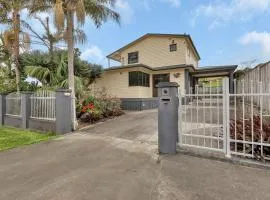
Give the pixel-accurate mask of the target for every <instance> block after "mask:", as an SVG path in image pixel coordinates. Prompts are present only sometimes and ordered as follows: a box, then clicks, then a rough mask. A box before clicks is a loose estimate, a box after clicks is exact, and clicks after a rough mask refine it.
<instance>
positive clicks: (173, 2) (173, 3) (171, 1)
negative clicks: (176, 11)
mask: <svg viewBox="0 0 270 200" xmlns="http://www.w3.org/2000/svg"><path fill="white" fill-rule="evenodd" d="M161 1H162V2H164V3H168V4H170V5H171V6H173V7H179V6H180V5H181V2H180V0H161Z"/></svg>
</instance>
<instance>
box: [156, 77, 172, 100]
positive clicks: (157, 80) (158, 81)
mask: <svg viewBox="0 0 270 200" xmlns="http://www.w3.org/2000/svg"><path fill="white" fill-rule="evenodd" d="M161 82H170V74H154V75H153V97H157V96H158V88H157V85H158V84H159V83H161Z"/></svg>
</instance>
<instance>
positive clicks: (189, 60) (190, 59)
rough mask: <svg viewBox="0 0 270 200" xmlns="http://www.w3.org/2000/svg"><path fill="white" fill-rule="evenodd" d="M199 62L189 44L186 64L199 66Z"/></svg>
mask: <svg viewBox="0 0 270 200" xmlns="http://www.w3.org/2000/svg"><path fill="white" fill-rule="evenodd" d="M198 62H199V61H198V59H197V57H196V55H195V53H194V51H193V50H192V48H190V46H189V45H188V46H187V54H186V64H188V65H193V66H194V67H195V68H197V67H198Z"/></svg>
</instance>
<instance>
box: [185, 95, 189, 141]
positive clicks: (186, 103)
mask: <svg viewBox="0 0 270 200" xmlns="http://www.w3.org/2000/svg"><path fill="white" fill-rule="evenodd" d="M184 96H185V97H184V101H185V105H184V106H185V136H184V137H185V144H187V136H186V133H187V132H188V130H187V129H188V127H187V95H186V93H185V95H184Z"/></svg>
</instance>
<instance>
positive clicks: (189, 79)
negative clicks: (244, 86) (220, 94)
mask: <svg viewBox="0 0 270 200" xmlns="http://www.w3.org/2000/svg"><path fill="white" fill-rule="evenodd" d="M237 67H238V66H237V65H227V66H211V67H201V68H198V69H196V70H195V71H192V72H190V71H188V70H186V71H185V83H186V84H185V90H186V93H195V88H196V85H199V80H202V79H206V80H207V79H209V80H210V82H211V79H213V80H214V79H222V78H223V77H228V78H229V91H230V93H233V92H234V77H233V74H234V71H235V70H236V68H237ZM220 87H221V88H222V84H221V85H220Z"/></svg>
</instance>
